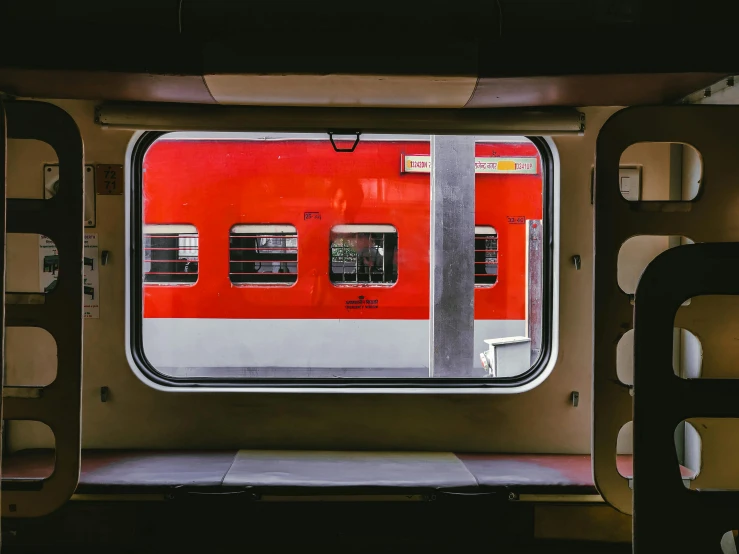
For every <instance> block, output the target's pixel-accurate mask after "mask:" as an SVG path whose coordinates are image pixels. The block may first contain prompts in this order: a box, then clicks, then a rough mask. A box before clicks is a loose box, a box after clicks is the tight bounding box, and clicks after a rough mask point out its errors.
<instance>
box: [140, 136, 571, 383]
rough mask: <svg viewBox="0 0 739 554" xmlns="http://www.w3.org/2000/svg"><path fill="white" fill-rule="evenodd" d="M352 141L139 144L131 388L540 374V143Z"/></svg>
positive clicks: (547, 325)
mask: <svg viewBox="0 0 739 554" xmlns="http://www.w3.org/2000/svg"><path fill="white" fill-rule="evenodd" d="M360 138H361V140H359V141H357V137H356V136H355V135H351V136H349V137H348V138H347V137H346V136H340V135H336V136H331V137H330V136H329V135H328V134H327V133H289V132H279V133H277V132H166V133H143V134H141V135H140V137H139V138H138V139H137V141H138V142H136V143H135V144H134V145H133V146H132V148H131V150H130V155H131V162H132V166H131V185H132V186H131V187H130V188H129V189H128V191H127V194H128V195H129V199H130V202H129V206H130V213H129V217H130V220H129V226H130V227H129V228H130V230H131V233H130V235H129V241H130V243H131V247H130V249H129V251H130V252H143V255H142V256H132V257H130V258H129V267H130V271H129V273H128V279H129V283H130V299H131V302H130V306H129V308H128V309H129V312H128V313H129V317H130V327H129V331H130V334H129V337H130V340H129V344H128V348H129V353H130V360H131V363H132V366H133V367H134V371H137V372H139V375H141V376H143V377H145V378H147V379H150V380H152V381H154V382H156V383H158V385H161V386H163V387H165V386H181V387H186V388H187V387H191V388H192V390H195V389H196V388H197V389H198V390H204V389H208V388H212V387H243V388H251V387H255V388H260V387H261V388H268V387H281V386H285V385H289V386H293V385H295V386H301V387H302V386H305V387H312V386H318V387H341V388H345V387H370V386H378V387H381V388H382V387H386V388H393V387H419V386H420V387H431V388H433V387H437V386H442V387H446V386H454V387H468V386H480V387H483V386H484V387H501V388H507V389H511V390H516V389H517V388H520V386H521V385H522V384H523V383H529V382H531V380H532V379H538V378H539V377H538V376H541V375H543V372H544V369H545V368H546V369H547V370H549V369H551V367H552V364H553V359H554V358H553V357H552V352H553V347H554V340H555V337H556V333H555V327H554V324H555V313H556V311H555V307H556V297H555V294H556V291H557V286H556V278H557V277H556V275H557V273H556V271H555V267H554V261H555V260H557V259H558V256H557V250H556V244H557V241H556V226H555V216H556V204H555V202H556V198H557V196H556V194H555V192H556V189H555V181H554V171H555V168H556V167H557V165H556V164H555V162H554V157H553V154H552V150H551V142H549V141H548V140H544V139H540V138H536V137H534V138H527V137H520V136H518V137H516V136H513V137H502V136H494V137H493V136H471V135H465V136H456V137H454V136H450V135H443V136H441V135H439V136H431V135H420V134H414V135H411V134H405V135H400V134H372V133H362V135H361V137H360ZM461 156H464V157H466V160H467V161H466V162H465V163H464V164H463V163H460V159H461ZM432 169H433V170H434V171H432ZM298 239H299V240H298ZM201 259H202V261H203V263H202V266H200V267H199V262H200V260H201ZM500 260H502V263H500ZM195 283H196V284H195ZM193 284H195V286H185V285H193ZM163 285H169V286H163ZM177 285H179V286H177ZM450 291H452V292H450ZM440 297H443V298H441V299H440ZM460 345H463V346H460ZM449 352H452V353H453V356H451V355H447V354H448V353H449ZM450 360H451V361H450ZM450 383H451V385H450ZM188 390H189V389H188Z"/></svg>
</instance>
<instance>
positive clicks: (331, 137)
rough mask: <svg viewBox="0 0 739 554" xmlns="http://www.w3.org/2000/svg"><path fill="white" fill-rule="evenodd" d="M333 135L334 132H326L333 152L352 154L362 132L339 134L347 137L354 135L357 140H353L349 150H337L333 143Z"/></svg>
mask: <svg viewBox="0 0 739 554" xmlns="http://www.w3.org/2000/svg"><path fill="white" fill-rule="evenodd" d="M334 134H335V131H329V132H328V138H329V140H330V141H331V146H333V147H334V151H335V152H354V149H355V148H356V147H357V144H359V137H360V135H361V134H362V132H361V131H353V132H352V133H340V134H344V135H348V134H354V135H356V137H357V138H356V139H354V144H352V147H351V148H339V147H338V146H336V142H334Z"/></svg>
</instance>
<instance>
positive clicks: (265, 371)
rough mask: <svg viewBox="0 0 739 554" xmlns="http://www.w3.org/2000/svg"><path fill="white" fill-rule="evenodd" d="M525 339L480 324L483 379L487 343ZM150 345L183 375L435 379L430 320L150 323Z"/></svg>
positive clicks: (173, 372)
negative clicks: (430, 374)
mask: <svg viewBox="0 0 739 554" xmlns="http://www.w3.org/2000/svg"><path fill="white" fill-rule="evenodd" d="M525 333H526V322H525V321H524V320H479V321H475V338H474V341H475V350H474V353H473V356H472V359H471V363H472V365H473V367H474V368H476V369H477V370H479V372H480V376H481V377H482V376H483V375H484V371H483V369H482V365H481V363H480V360H479V356H478V354H479V353H480V352H483V351H484V350H486V348H487V347H486V345H485V343H484V342H483V341H484V340H485V339H493V338H504V337H515V336H523V335H525ZM143 342H144V353H145V354H146V357H147V359H148V360H149V362H150V363H151V364H152V365H153V366H154V367H155V368H156V369H157V370H158V371H160V372H161V373H164V374H167V375H170V376H175V377H291V376H292V377H301V376H312V377H322V376H326V377H408V376H415V377H424V376H428V366H429V323H428V321H424V320H356V319H354V320H351V319H349V320H334V319H319V320H305V319H303V320H301V319H272V320H253V319H164V318H146V319H144V320H143ZM383 369H384V370H385V371H383ZM390 369H393V370H395V371H389V370H390Z"/></svg>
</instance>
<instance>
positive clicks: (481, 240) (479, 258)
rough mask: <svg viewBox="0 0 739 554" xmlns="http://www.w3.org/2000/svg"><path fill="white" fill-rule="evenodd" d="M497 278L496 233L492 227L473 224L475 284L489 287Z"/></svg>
mask: <svg viewBox="0 0 739 554" xmlns="http://www.w3.org/2000/svg"><path fill="white" fill-rule="evenodd" d="M497 280H498V233H497V231H496V230H495V228H494V227H490V226H483V225H476V226H475V286H476V287H491V286H493V285H494V284H495V283H496V281H497Z"/></svg>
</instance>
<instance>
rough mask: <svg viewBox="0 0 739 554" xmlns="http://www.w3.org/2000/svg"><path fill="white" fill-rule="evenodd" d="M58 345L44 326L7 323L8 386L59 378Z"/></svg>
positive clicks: (44, 382) (45, 383)
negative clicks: (11, 325) (20, 325)
mask: <svg viewBox="0 0 739 554" xmlns="http://www.w3.org/2000/svg"><path fill="white" fill-rule="evenodd" d="M57 363H58V359H57V345H56V341H55V340H54V337H52V336H51V334H50V333H49V332H48V331H47V330H46V329H42V328H40V327H7V328H6V335H5V386H6V387H28V386H36V387H43V386H47V385H50V384H51V383H52V382H53V381H54V379H56V372H57Z"/></svg>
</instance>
